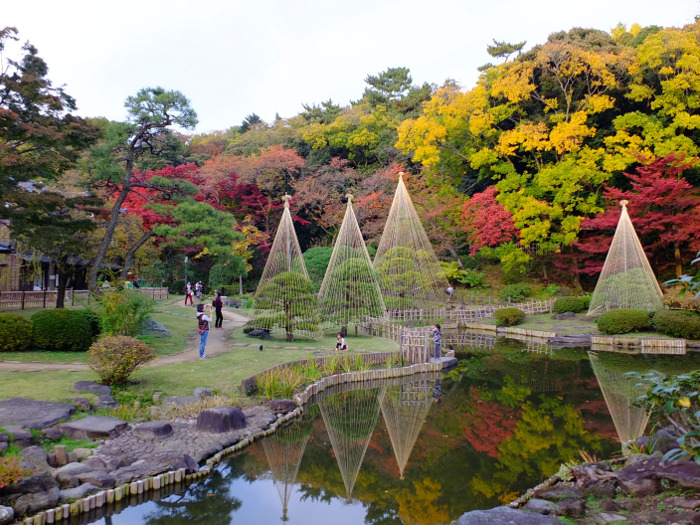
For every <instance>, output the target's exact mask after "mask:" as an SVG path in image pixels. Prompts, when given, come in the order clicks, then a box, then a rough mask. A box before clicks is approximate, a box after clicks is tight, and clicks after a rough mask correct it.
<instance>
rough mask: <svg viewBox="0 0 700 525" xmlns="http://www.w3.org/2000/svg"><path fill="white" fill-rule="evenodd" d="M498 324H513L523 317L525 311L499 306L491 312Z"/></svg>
mask: <svg viewBox="0 0 700 525" xmlns="http://www.w3.org/2000/svg"><path fill="white" fill-rule="evenodd" d="M493 316H494V317H495V318H496V320H497V321H498V326H514V325H516V324H518V323H519V322H520V321H522V320H523V319H525V312H523V311H522V310H518V309H517V308H499V309H498V310H496V311H495V312H493Z"/></svg>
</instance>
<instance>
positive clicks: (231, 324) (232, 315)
mask: <svg viewBox="0 0 700 525" xmlns="http://www.w3.org/2000/svg"><path fill="white" fill-rule="evenodd" d="M180 303H181V301H180V300H179V299H178V300H177V301H171V302H169V303H166V304H165V305H163V308H162V310H161V311H165V312H168V310H167V307H168V305H177V306H181V304H180ZM159 309H160V308H159ZM168 313H172V314H174V315H179V316H182V317H183V318H184V319H187V321H183V322H189V323H191V324H192V334H191V335H190V337H189V338H188V348H187V350H185V351H183V352H179V353H177V354H172V355H168V356H163V357H159V358H158V359H156V360H155V361H152V362H150V363H148V364H147V365H145V366H163V365H173V364H179V363H187V362H189V361H196V360H197V359H199V335H198V334H197V332H196V326H197V323H196V319H195V317H196V314H195V309H194V308H192V314H191V315H185V314H179V313H177V314H175V313H174V312H168ZM223 314H224V323H223V326H222V328H221V329H219V330H217V329H214V327H213V326H212V328H211V330H210V332H209V340H208V341H207V350H206V353H207V355H208V356H209V357H215V356H217V355H219V354H222V353H224V352H227V351H229V350H231V346H230V345H229V344H228V343H227V341H228V338H229V334H230V333H231V330H233V329H234V328H237V327H239V326H243V325H244V324H245V323H246V322H247V321H248V318H247V317H245V316H243V315H241V314H239V313H236V312H233V311H230V310H224V311H223ZM212 324H213V323H212ZM0 370H7V371H9V372H46V371H50V370H63V371H66V372H84V371H86V370H90V368H89V367H88V365H87V364H85V363H46V362H40V361H33V362H30V363H22V362H19V361H0Z"/></svg>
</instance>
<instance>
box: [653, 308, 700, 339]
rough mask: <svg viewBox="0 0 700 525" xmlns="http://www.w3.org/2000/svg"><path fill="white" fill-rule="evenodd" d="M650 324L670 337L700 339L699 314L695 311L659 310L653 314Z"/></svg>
mask: <svg viewBox="0 0 700 525" xmlns="http://www.w3.org/2000/svg"><path fill="white" fill-rule="evenodd" d="M652 326H653V327H654V329H655V330H656V331H657V332H661V333H662V334H666V335H670V336H671V337H682V338H683V339H700V315H698V314H696V313H695V312H686V311H679V310H661V311H659V312H656V313H655V314H654V318H653V319H652Z"/></svg>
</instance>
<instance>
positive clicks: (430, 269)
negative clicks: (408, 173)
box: [374, 173, 449, 310]
mask: <svg viewBox="0 0 700 525" xmlns="http://www.w3.org/2000/svg"><path fill="white" fill-rule="evenodd" d="M374 268H375V270H377V274H378V277H379V286H380V288H381V290H382V294H383V296H384V302H385V304H386V307H387V308H390V309H397V310H408V309H411V308H431V307H439V306H442V305H443V304H444V301H445V297H446V296H445V289H446V288H447V287H448V286H449V284H448V282H447V280H446V279H445V276H444V272H443V271H442V267H441V266H440V262H439V261H438V258H437V256H436V255H435V251H434V250H433V246H432V244H430V240H428V236H427V235H426V233H425V230H424V229H423V224H422V223H421V221H420V218H419V217H418V213H417V212H416V209H415V208H414V207H413V202H412V201H411V196H410V195H409V194H408V190H407V189H406V185H405V184H404V182H403V173H400V174H399V183H398V186H397V187H396V193H395V194H394V201H393V202H392V204H391V209H390V210H389V216H388V217H387V220H386V225H385V226H384V232H383V233H382V238H381V240H380V241H379V248H377V254H376V255H375V256H374Z"/></svg>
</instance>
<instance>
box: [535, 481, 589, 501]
mask: <svg viewBox="0 0 700 525" xmlns="http://www.w3.org/2000/svg"><path fill="white" fill-rule="evenodd" d="M581 495H582V493H581V491H580V490H578V489H576V488H574V487H570V486H567V485H563V484H558V485H555V486H554V487H550V488H547V489H543V490H538V491H536V492H535V496H537V497H538V498H542V499H554V500H559V499H561V498H562V497H569V498H579V497H581Z"/></svg>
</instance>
